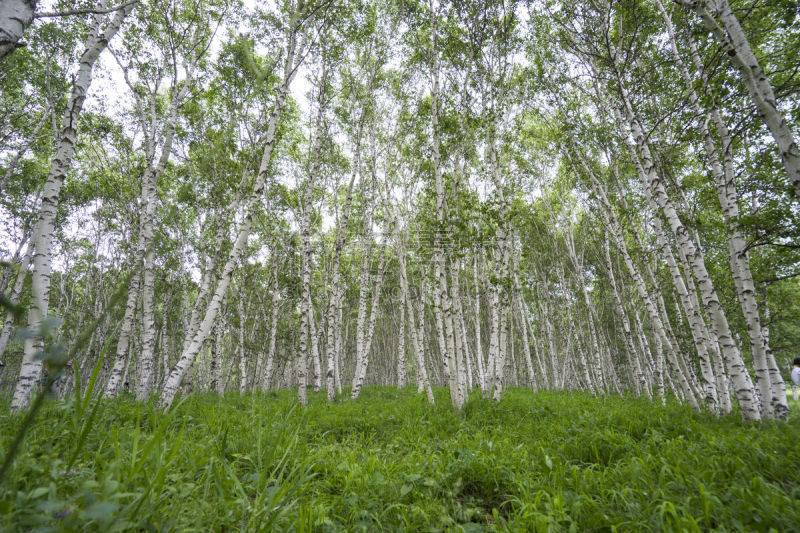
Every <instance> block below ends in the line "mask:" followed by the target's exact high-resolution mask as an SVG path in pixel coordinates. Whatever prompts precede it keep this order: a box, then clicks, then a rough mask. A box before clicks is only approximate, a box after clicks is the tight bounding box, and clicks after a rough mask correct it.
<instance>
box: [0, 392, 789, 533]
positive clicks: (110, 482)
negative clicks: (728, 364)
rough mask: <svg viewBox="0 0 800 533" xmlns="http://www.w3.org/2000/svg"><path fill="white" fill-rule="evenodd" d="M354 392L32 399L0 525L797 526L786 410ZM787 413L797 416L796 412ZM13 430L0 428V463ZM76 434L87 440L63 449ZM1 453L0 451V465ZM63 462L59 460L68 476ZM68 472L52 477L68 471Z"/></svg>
mask: <svg viewBox="0 0 800 533" xmlns="http://www.w3.org/2000/svg"><path fill="white" fill-rule="evenodd" d="M436 393H437V401H438V402H439V403H438V405H436V406H433V407H432V406H429V405H427V404H426V403H425V401H424V398H423V397H421V396H417V395H416V394H415V393H414V392H413V391H411V390H404V391H397V390H394V389H389V388H367V389H365V390H364V391H363V392H362V395H361V398H360V399H359V400H358V401H356V402H351V401H349V400H345V401H341V402H340V403H337V404H335V405H328V404H327V402H326V400H325V398H324V395H323V394H322V393H320V394H311V395H310V404H309V406H307V407H305V408H300V407H298V406H296V405H295V400H294V398H295V395H294V393H293V392H289V391H286V392H281V393H278V394H275V393H271V394H256V395H248V396H245V397H243V398H240V397H238V396H235V395H231V396H228V397H226V398H224V399H220V398H219V397H216V396H212V395H199V396H193V397H190V398H188V399H186V400H185V401H183V402H182V403H181V404H180V405H178V406H177V407H176V408H174V409H173V410H172V411H170V412H169V413H167V414H164V413H161V412H159V411H158V410H157V409H155V408H154V407H153V406H152V405H141V404H136V403H135V402H133V401H131V400H129V399H117V400H114V401H112V402H108V403H105V402H104V403H101V405H100V408H99V410H98V412H97V413H96V414H95V415H94V420H93V421H92V423H91V428H90V430H89V431H88V432H85V428H86V420H87V419H88V418H89V416H90V411H91V409H87V408H86V407H87V406H85V405H79V406H78V410H77V412H76V409H75V405H74V404H66V405H64V404H61V405H59V404H56V403H49V404H47V405H46V406H45V407H44V409H43V410H42V412H41V414H40V417H39V418H38V420H37V421H36V422H35V423H34V424H33V425H32V426H31V427H30V429H29V432H28V434H27V435H26V437H25V441H24V443H23V445H22V448H21V451H20V453H19V455H18V456H17V458H16V460H15V463H14V465H13V467H12V468H11V469H10V470H9V472H8V473H7V475H6V479H5V480H2V481H0V528H2V529H3V530H6V531H18V530H32V529H36V528H41V529H40V531H44V530H56V531H60V530H67V531H82V530H90V531H112V530H115V529H116V530H135V531H148V530H149V531H170V530H173V531H232V530H246V531H257V530H266V531H269V530H278V531H291V530H294V531H399V530H408V531H466V532H472V531H496V530H512V531H569V530H572V531H614V530H616V531H645V530H651V531H655V530H686V531H711V530H719V531H736V530H740V531H769V530H770V528H774V529H775V530H777V531H791V530H796V528H797V524H800V416H798V415H797V414H795V413H794V412H793V414H792V418H791V419H790V420H789V421H788V422H786V423H774V422H768V423H760V424H744V423H742V422H741V421H739V419H738V415H732V416H730V417H727V418H724V419H715V418H714V417H712V416H710V415H705V414H698V413H694V412H692V411H691V410H690V409H689V408H687V407H685V406H680V405H677V404H674V403H669V404H668V405H667V406H666V407H665V408H662V407H660V406H656V405H655V404H652V403H650V402H647V401H644V400H641V399H636V398H620V397H615V396H610V397H605V398H593V397H591V396H589V395H586V394H579V393H574V394H568V393H564V392H542V393H536V394H533V393H530V392H529V391H524V390H511V391H508V393H507V395H506V397H505V398H504V399H503V401H502V402H501V403H500V404H495V403H492V402H490V401H486V400H483V399H481V398H479V397H478V396H473V398H472V399H471V400H470V401H469V402H468V403H467V404H466V406H465V407H464V410H463V412H461V413H458V412H455V411H453V410H452V409H451V408H450V407H449V406H448V401H447V400H448V396H447V392H446V391H445V390H438V391H436ZM795 407H798V406H795ZM20 422H21V417H20V416H18V415H9V414H8V413H7V412H3V413H2V414H0V435H2V437H0V439H2V446H3V448H2V449H3V450H6V449H7V447H8V445H9V443H10V442H11V439H12V436H13V434H14V431H15V430H16V428H17V427H18V426H19V424H20ZM81 435H84V437H83V441H82V443H80V444H79V442H80V438H81ZM3 453H5V452H3ZM70 463H71V464H70ZM68 467H69V468H68Z"/></svg>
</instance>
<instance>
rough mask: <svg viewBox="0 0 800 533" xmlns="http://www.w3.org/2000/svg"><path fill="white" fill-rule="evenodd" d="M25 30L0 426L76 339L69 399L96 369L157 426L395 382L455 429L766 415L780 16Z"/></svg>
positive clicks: (294, 9)
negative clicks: (537, 394) (511, 397)
mask: <svg viewBox="0 0 800 533" xmlns="http://www.w3.org/2000/svg"><path fill="white" fill-rule="evenodd" d="M14 10H16V11H14ZM747 10H752V12H753V13H754V14H755V15H749V16H745V15H744V13H745V12H746V11H747ZM12 11H14V13H16V14H14V13H12ZM78 11H80V10H78ZM34 13H35V5H34V4H33V3H30V2H8V6H6V5H5V4H4V5H3V8H2V9H0V64H2V65H3V67H4V69H6V70H7V72H8V74H5V71H4V74H1V75H0V90H2V91H3V98H2V99H0V107H1V108H2V113H0V115H2V118H0V143H1V144H0V167H1V168H0V179H2V181H1V182H0V190H1V191H2V198H1V199H0V213H2V217H0V219H2V220H0V254H2V258H3V263H2V267H1V268H2V270H1V271H0V289H1V290H2V295H3V300H2V302H3V307H2V318H3V319H4V322H3V324H2V332H1V333H0V360H1V361H2V363H3V364H4V366H3V367H2V370H0V372H2V380H0V397H2V398H4V399H5V400H4V401H8V402H10V404H11V405H12V406H13V407H14V408H15V409H24V408H25V407H26V406H27V405H28V403H29V401H30V398H31V397H32V395H33V394H34V393H35V392H36V391H37V389H38V388H39V387H41V386H42V385H44V384H46V383H48V382H51V381H52V379H51V378H55V377H57V376H59V375H60V374H58V372H60V369H61V368H62V367H63V365H64V364H66V362H65V361H61V360H59V359H58V358H57V357H55V356H54V355H53V354H56V353H61V352H59V350H60V348H59V347H61V346H67V347H69V346H70V345H73V344H74V343H75V342H76V339H79V338H81V339H83V338H85V339H86V342H85V343H83V344H81V345H80V349H78V350H76V351H75V355H74V360H73V361H72V362H71V364H73V365H74V366H75V368H77V369H78V372H77V376H78V379H79V381H77V382H75V383H74V384H70V383H69V382H68V380H65V381H63V382H60V383H63V386H62V388H61V390H60V392H59V393H60V394H61V395H62V396H65V395H68V394H70V393H71V391H73V390H75V389H78V388H79V387H84V386H85V384H86V383H87V380H88V379H89V374H90V373H91V369H93V368H94V367H95V365H97V364H98V363H99V369H100V370H99V375H98V378H97V379H98V380H99V382H98V385H97V387H96V389H95V390H98V391H102V393H101V394H102V395H103V396H105V397H106V398H108V399H111V398H114V397H117V396H120V395H127V394H131V395H132V396H133V397H134V398H135V399H136V400H137V401H141V402H146V401H153V402H156V403H157V405H158V406H159V407H161V408H163V409H169V408H170V407H171V406H172V405H173V404H174V403H175V402H176V401H177V400H178V399H180V398H181V397H183V396H187V395H189V394H194V393H198V392H207V393H210V394H219V395H223V394H230V393H234V394H241V395H248V394H258V393H262V392H266V391H273V390H277V389H292V390H294V391H295V392H296V394H297V402H298V403H299V404H300V405H305V404H307V403H310V402H315V401H329V402H334V401H345V402H347V401H363V398H361V396H362V394H361V393H362V391H363V390H364V388H365V387H397V388H406V387H407V388H410V389H412V390H416V391H417V392H418V393H419V395H420V401H422V402H427V403H430V404H433V403H435V402H436V401H439V402H442V401H445V402H447V401H449V403H450V405H451V406H452V408H453V409H455V410H460V409H463V408H464V407H465V406H466V405H468V403H469V402H471V401H473V400H475V401H477V400H478V398H479V397H483V398H486V399H491V401H495V402H502V401H503V397H504V393H505V391H506V390H507V389H508V388H509V387H520V388H527V389H531V390H532V391H537V390H541V389H564V390H585V391H588V392H590V393H591V394H594V395H610V394H621V395H634V396H642V397H644V398H647V399H648V400H649V401H653V402H655V403H656V404H664V403H667V402H670V401H675V402H681V403H685V404H687V405H688V406H690V407H691V408H693V409H696V410H707V411H709V412H712V413H714V414H715V415H717V416H727V415H730V414H731V413H734V414H735V416H741V417H743V418H744V419H746V420H761V419H772V418H775V419H785V418H786V417H787V413H788V409H789V403H788V402H787V399H786V386H785V379H787V378H788V375H789V374H788V372H789V370H790V367H789V362H790V361H791V359H792V358H793V357H794V356H795V354H794V353H793V352H792V350H793V347H794V346H796V345H797V343H798V342H800V338H797V332H796V331H795V330H796V328H794V327H793V326H792V324H795V323H796V321H797V320H798V319H800V307H798V304H797V302H798V301H800V299H798V298H797V296H798V294H800V285H798V279H800V246H799V245H798V242H800V241H798V237H799V235H798V232H800V230H798V228H800V220H798V218H800V215H799V214H798V213H800V210H798V208H797V206H798V204H797V202H798V201H800V199H799V198H800V192H799V191H800V170H798V169H800V167H799V166H798V165H799V164H800V163H798V161H800V155H798V149H797V144H796V140H795V139H796V135H797V131H796V130H797V123H796V117H797V116H798V103H797V102H798V99H797V89H796V88H795V86H796V85H797V84H796V80H795V77H796V73H795V72H794V70H796V69H794V67H795V66H796V64H797V54H798V52H797V49H796V47H794V46H793V44H792V43H795V42H796V41H797V40H800V34H798V31H797V24H796V19H797V17H798V15H797V14H796V13H789V12H787V11H785V10H783V11H781V9H780V8H779V7H776V6H770V5H762V4H756V3H748V2H738V1H736V2H730V1H729V0H714V1H710V0H709V1H706V2H688V1H680V2H674V3H667V2H663V1H659V0H652V1H649V2H607V1H601V2H583V1H581V2H577V3H564V2H550V3H545V4H540V3H535V2H525V1H521V0H517V1H506V2H501V3H497V2H489V1H488V0H468V1H467V2H449V1H443V0H442V1H440V0H425V1H421V2H403V3H393V2H384V1H382V0H379V1H368V2H363V3H360V4H358V5H355V4H353V5H350V4H347V3H345V4H341V3H335V2H331V1H329V0H292V1H291V2H285V3H281V4H279V5H277V4H276V5H272V4H270V5H258V6H253V5H240V4H239V3H236V2H230V1H228V0H159V1H157V2H149V3H142V4H140V3H137V2H125V3H121V4H119V5H111V4H110V3H106V2H100V3H97V4H96V5H95V6H94V7H93V8H91V9H88V10H86V12H83V11H80V12H79V13H77V14H75V13H73V14H65V13H61V14H55V15H53V14H50V15H47V14H42V15H41V16H39V15H35V14H34ZM51 15H52V16H51ZM56 15H57V16H56ZM54 28H58V29H59V31H61V32H62V34H63V39H61V40H59V41H58V42H53V41H52V39H49V38H48V37H47V35H48V33H47V32H49V31H53V29H54ZM117 34H119V35H117ZM21 43H24V46H23V45H22V44H21ZM74 58H77V59H74ZM95 72H101V73H102V76H100V77H99V78H97V79H94V80H93V78H95V77H96V76H93V74H94V73H95ZM26 76H27V78H26ZM120 284H122V285H123V286H121V287H120ZM117 294H120V295H122V296H119V297H118V296H114V295H117ZM15 333H16V334H15ZM81 342H83V341H81ZM51 372H52V374H51ZM444 389H446V390H444ZM360 398H361V399H360ZM487 401H488V400H487Z"/></svg>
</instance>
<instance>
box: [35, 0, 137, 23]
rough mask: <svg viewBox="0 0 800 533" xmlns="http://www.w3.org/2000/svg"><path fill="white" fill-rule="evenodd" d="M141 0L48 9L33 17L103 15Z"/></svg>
mask: <svg viewBox="0 0 800 533" xmlns="http://www.w3.org/2000/svg"><path fill="white" fill-rule="evenodd" d="M139 1H140V0H128V1H127V2H125V3H122V4H120V5H118V6H114V7H108V8H105V9H97V8H90V9H70V10H69V11H48V12H45V13H34V15H33V18H35V19H42V18H51V17H72V16H74V15H103V14H105V13H111V12H113V11H119V10H120V9H125V8H126V7H128V6H129V5H131V4H138V3H139Z"/></svg>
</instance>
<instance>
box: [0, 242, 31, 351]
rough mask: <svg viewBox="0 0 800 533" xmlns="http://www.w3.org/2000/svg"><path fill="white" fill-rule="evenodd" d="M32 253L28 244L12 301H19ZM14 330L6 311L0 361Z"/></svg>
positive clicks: (12, 291)
mask: <svg viewBox="0 0 800 533" xmlns="http://www.w3.org/2000/svg"><path fill="white" fill-rule="evenodd" d="M32 255H33V244H31V245H29V246H28V250H27V252H25V257H23V258H22V262H21V263H20V265H19V271H18V272H17V279H16V280H14V286H13V287H12V288H11V294H10V298H9V299H10V300H11V301H12V302H14V303H18V302H19V298H20V296H21V295H22V288H23V286H24V285H25V278H27V277H28V268H29V267H30V264H31V256H32ZM13 330H14V314H13V313H12V312H11V311H9V312H8V313H6V319H5V321H4V322H3V332H2V333H0V361H2V359H3V355H4V354H5V353H6V348H7V347H8V341H9V339H11V332H12V331H13Z"/></svg>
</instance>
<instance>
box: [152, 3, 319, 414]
mask: <svg viewBox="0 0 800 533" xmlns="http://www.w3.org/2000/svg"><path fill="white" fill-rule="evenodd" d="M298 18H299V13H297V12H294V13H293V14H292V16H291V20H290V21H289V22H290V23H289V29H288V35H287V45H286V57H285V60H284V71H283V80H282V82H281V86H280V88H279V89H278V95H277V98H276V101H275V106H274V108H273V110H272V113H271V114H270V117H269V123H268V125H267V132H266V135H265V139H266V140H265V146H264V152H263V154H262V157H261V163H260V165H259V169H258V174H257V176H256V180H255V183H254V186H253V191H252V193H251V195H250V197H249V198H248V201H247V204H246V215H245V217H244V220H243V221H242V223H241V225H240V227H239V230H238V235H237V237H236V241H235V242H234V244H233V247H232V248H231V251H230V252H229V255H228V260H227V262H226V263H225V266H224V267H223V269H222V274H221V276H220V280H219V283H218V284H217V287H216V290H215V291H214V294H213V296H212V297H211V301H210V302H209V304H208V308H207V309H206V312H205V316H204V318H203V321H202V323H201V324H200V328H199V329H198V333H197V335H196V336H195V338H194V339H193V340H192V342H191V343H190V344H189V346H188V347H187V348H186V349H185V350H184V351H183V353H182V354H181V357H180V358H179V360H178V363H177V364H176V365H175V368H174V369H173V370H172V372H171V373H170V375H169V377H168V378H167V381H166V383H165V384H164V390H163V392H162V394H161V398H160V400H159V404H160V405H161V407H164V408H167V407H169V406H170V405H172V401H173V400H174V399H175V396H176V394H177V392H178V389H179V387H180V384H181V381H182V380H183V376H184V374H185V372H186V369H187V368H189V367H190V366H191V365H192V363H193V362H194V359H195V357H197V353H198V352H199V351H200V347H201V346H202V344H203V342H204V341H205V338H206V337H207V336H208V332H209V331H210V329H211V325H212V323H213V322H214V320H215V318H216V316H217V313H218V311H219V308H220V302H221V301H222V298H223V296H224V294H225V293H226V292H227V290H228V285H229V284H230V279H231V274H232V273H233V270H234V268H235V266H236V264H238V262H239V258H240V256H241V254H242V251H243V250H244V248H245V245H246V244H247V238H248V237H249V235H250V229H251V227H252V224H253V216H254V213H255V211H256V209H257V208H258V205H257V204H258V202H260V201H261V199H262V197H263V195H264V190H265V187H266V179H267V174H268V172H269V167H270V161H271V160H272V152H273V150H274V147H275V141H276V135H275V132H276V129H277V126H278V121H279V120H280V118H281V115H282V113H283V107H284V104H285V102H286V97H287V95H288V93H289V87H290V86H291V83H292V81H293V79H294V76H295V75H296V74H297V70H298V67H299V66H300V62H302V60H303V58H304V54H303V53H302V48H303V45H301V46H300V53H297V52H298V49H297V48H298V46H297V42H296V39H297V34H298V31H299V30H300V28H299V27H298ZM305 24H306V25H307V24H308V21H306V22H305ZM303 27H306V26H303ZM295 55H297V56H298V57H299V59H298V60H297V61H295Z"/></svg>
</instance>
